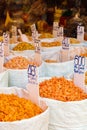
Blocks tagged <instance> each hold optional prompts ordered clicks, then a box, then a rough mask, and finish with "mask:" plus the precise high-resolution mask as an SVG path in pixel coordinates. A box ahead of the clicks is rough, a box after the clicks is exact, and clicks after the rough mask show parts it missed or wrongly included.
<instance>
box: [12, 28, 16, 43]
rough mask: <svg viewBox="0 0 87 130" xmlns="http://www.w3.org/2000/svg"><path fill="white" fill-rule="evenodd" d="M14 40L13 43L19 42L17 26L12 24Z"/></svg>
mask: <svg viewBox="0 0 87 130" xmlns="http://www.w3.org/2000/svg"><path fill="white" fill-rule="evenodd" d="M12 41H13V43H16V42H17V27H16V26H12Z"/></svg>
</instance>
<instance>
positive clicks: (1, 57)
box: [0, 42, 4, 73]
mask: <svg viewBox="0 0 87 130" xmlns="http://www.w3.org/2000/svg"><path fill="white" fill-rule="evenodd" d="M3 64H4V43H3V42H0V73H1V72H3Z"/></svg>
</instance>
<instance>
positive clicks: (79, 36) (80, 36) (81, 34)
mask: <svg viewBox="0 0 87 130" xmlns="http://www.w3.org/2000/svg"><path fill="white" fill-rule="evenodd" d="M77 39H78V40H79V41H80V42H83V41H84V26H77Z"/></svg>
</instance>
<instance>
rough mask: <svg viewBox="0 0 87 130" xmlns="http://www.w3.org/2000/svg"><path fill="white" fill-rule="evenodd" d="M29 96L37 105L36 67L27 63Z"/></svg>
mask: <svg viewBox="0 0 87 130" xmlns="http://www.w3.org/2000/svg"><path fill="white" fill-rule="evenodd" d="M27 89H28V91H29V95H30V98H31V99H32V101H33V102H34V103H36V104H38V105H39V84H38V67H37V66H35V65H29V67H28V85H27Z"/></svg>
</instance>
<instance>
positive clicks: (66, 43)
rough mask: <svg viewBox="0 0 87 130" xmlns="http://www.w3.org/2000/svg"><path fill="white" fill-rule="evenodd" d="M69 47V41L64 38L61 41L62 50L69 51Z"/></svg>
mask: <svg viewBox="0 0 87 130" xmlns="http://www.w3.org/2000/svg"><path fill="white" fill-rule="evenodd" d="M69 46H70V39H69V38H67V37H66V38H64V39H63V41H62V49H67V50H69Z"/></svg>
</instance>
